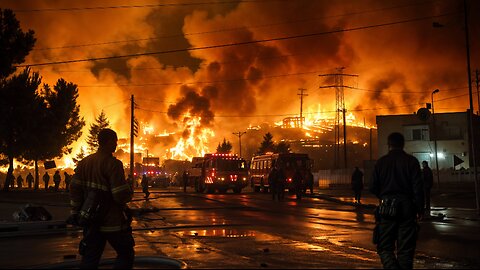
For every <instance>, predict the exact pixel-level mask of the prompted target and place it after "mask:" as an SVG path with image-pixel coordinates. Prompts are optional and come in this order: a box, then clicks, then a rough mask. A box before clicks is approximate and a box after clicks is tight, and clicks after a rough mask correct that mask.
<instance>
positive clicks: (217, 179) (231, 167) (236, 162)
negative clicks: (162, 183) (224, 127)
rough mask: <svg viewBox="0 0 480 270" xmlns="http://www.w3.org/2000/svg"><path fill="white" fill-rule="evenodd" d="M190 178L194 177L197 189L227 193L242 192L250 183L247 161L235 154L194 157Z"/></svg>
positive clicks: (199, 190) (197, 190)
mask: <svg viewBox="0 0 480 270" xmlns="http://www.w3.org/2000/svg"><path fill="white" fill-rule="evenodd" d="M190 179H193V181H194V186H195V191H196V192H200V193H202V192H204V191H207V193H214V192H215V191H218V192H219V193H226V192H227V191H228V190H229V189H232V190H233V192H234V193H240V192H242V189H243V188H244V187H246V186H247V185H248V181H247V180H248V166H247V162H246V161H245V160H244V159H242V158H239V157H238V156H237V155H235V154H205V155H204V156H203V158H202V157H197V158H193V159H192V170H190Z"/></svg>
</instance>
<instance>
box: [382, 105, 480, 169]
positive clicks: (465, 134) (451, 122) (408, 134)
mask: <svg viewBox="0 0 480 270" xmlns="http://www.w3.org/2000/svg"><path fill="white" fill-rule="evenodd" d="M469 117H470V113H469V111H468V110H467V111H466V112H453V113H436V114H435V115H431V113H430V111H428V109H426V108H422V109H420V110H419V111H418V112H417V113H414V114H404V115H379V116H377V119H376V120H377V127H378V155H379V157H381V156H383V155H385V154H386V153H387V152H388V145H387V137H388V135H389V134H390V133H392V132H400V133H402V134H403V135H404V137H405V151H406V152H407V153H410V154H412V155H414V156H415V157H416V158H417V159H418V160H419V161H420V162H421V161H423V160H426V161H428V163H429V164H430V167H431V168H432V169H436V162H435V158H434V153H435V135H437V136H436V138H437V140H436V141H437V156H438V168H439V169H440V170H460V169H462V168H463V169H469V168H470V167H471V165H472V164H473V159H472V156H473V155H472V154H471V153H472V151H471V149H470V148H471V138H470V123H469ZM473 121H474V122H473V127H474V136H475V138H476V139H477V141H476V148H477V151H476V153H478V154H477V155H476V161H477V162H476V164H477V167H478V166H479V161H480V159H479V157H478V155H479V154H480V151H479V150H478V149H480V148H479V145H480V136H479V135H480V116H478V115H473ZM434 122H435V125H434V124H433V123H434ZM433 127H435V128H433Z"/></svg>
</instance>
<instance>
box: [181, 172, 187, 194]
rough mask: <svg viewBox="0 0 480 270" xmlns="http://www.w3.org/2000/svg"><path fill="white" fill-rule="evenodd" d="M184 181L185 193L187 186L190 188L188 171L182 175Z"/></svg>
mask: <svg viewBox="0 0 480 270" xmlns="http://www.w3.org/2000/svg"><path fill="white" fill-rule="evenodd" d="M182 181H183V192H187V186H188V173H187V171H186V170H185V171H183V174H182Z"/></svg>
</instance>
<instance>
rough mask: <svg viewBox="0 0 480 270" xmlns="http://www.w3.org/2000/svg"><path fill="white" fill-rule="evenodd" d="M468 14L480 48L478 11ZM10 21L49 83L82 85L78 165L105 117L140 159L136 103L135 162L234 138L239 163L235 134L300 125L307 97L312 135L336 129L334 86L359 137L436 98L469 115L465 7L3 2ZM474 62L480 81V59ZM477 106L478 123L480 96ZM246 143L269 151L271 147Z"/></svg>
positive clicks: (354, 2)
mask: <svg viewBox="0 0 480 270" xmlns="http://www.w3.org/2000/svg"><path fill="white" fill-rule="evenodd" d="M215 2H218V3H215ZM469 4H470V5H471V6H470V18H469V19H470V23H469V33H470V43H471V48H479V47H480V46H479V43H480V16H478V11H480V2H478V1H469ZM1 8H9V9H12V10H14V12H15V14H16V17H17V19H18V20H19V21H20V24H21V28H22V29H23V30H24V31H26V30H28V29H32V30H33V31H35V37H36V39H37V42H36V44H35V47H34V49H33V50H32V51H31V52H30V55H29V56H28V57H27V59H26V61H25V63H24V64H25V65H30V66H31V68H32V70H33V71H38V72H39V73H40V75H41V76H42V78H43V82H45V83H49V84H53V83H54V82H55V81H56V80H57V79H58V78H64V79H65V80H67V81H70V82H73V83H75V84H77V85H78V89H79V98H78V101H79V103H80V111H81V114H82V116H83V117H84V118H85V121H86V126H85V127H84V130H83V135H82V137H81V138H80V139H79V140H78V141H77V142H76V143H75V145H74V151H73V153H72V155H73V154H75V152H77V151H78V150H79V149H80V147H81V146H82V145H85V138H86V137H87V135H88V128H89V126H90V124H91V123H93V122H94V121H95V118H96V117H97V116H98V115H99V114H100V113H101V111H102V110H103V111H104V112H105V115H106V116H107V118H108V119H109V121H110V124H111V126H112V127H113V129H115V130H116V131H117V132H118V134H119V138H125V139H126V140H125V142H126V143H125V146H122V145H120V147H124V150H125V151H126V152H127V151H129V144H128V142H127V141H128V138H129V136H130V114H131V97H132V95H133V96H134V100H135V110H134V114H135V118H136V119H137V120H138V122H139V124H140V132H139V137H137V139H136V145H137V147H138V149H137V151H138V152H144V151H147V150H148V151H149V153H151V154H153V155H155V156H159V157H161V158H162V159H179V160H185V159H190V158H191V157H192V156H198V155H201V154H203V153H207V152H212V151H215V148H216V146H217V145H218V144H219V143H221V141H222V140H223V138H226V139H227V140H228V141H230V142H232V145H233V151H234V152H238V137H237V136H235V135H233V134H232V133H234V132H239V131H247V130H258V129H261V128H262V127H265V126H272V127H273V126H275V125H279V123H280V124H281V123H282V120H283V119H284V118H287V117H295V116H299V113H300V95H299V94H300V93H301V90H300V89H304V90H303V91H304V93H305V95H304V96H302V98H303V99H302V113H303V115H302V116H303V117H305V124H306V125H307V126H308V125H309V124H312V126H314V125H315V123H317V124H318V123H320V122H321V121H323V122H324V123H329V122H330V123H331V122H332V121H333V120H332V119H334V117H335V111H336V108H337V107H336V105H337V103H336V101H337V99H336V88H335V86H336V85H338V83H339V81H338V80H336V79H335V78H339V76H337V77H335V76H334V75H332V74H344V75H345V76H341V78H342V82H341V83H342V84H343V85H344V86H345V87H344V88H343V91H344V102H345V109H346V110H347V118H348V120H349V121H350V122H349V125H356V124H357V125H359V126H367V127H374V126H375V116H376V115H385V114H410V113H413V112H415V111H417V110H418V109H419V108H420V107H423V106H425V103H427V102H430V101H431V93H432V90H434V89H440V93H439V94H438V95H436V96H435V98H436V102H435V111H437V110H438V112H449V111H465V110H467V109H468V108H469V96H468V78H467V76H468V75H467V68H466V66H467V63H466V49H465V48H466V46H465V44H466V43H465V42H466V41H465V21H464V12H463V1H456V0H433V1H423V0H420V1H417V0H415V1H412V0H408V1H374V0H367V1H358V0H345V1H331V0H317V1H316V0H298V1H290V0H277V1H275V0H251V1H229V0H227V1H205V0H181V1H135V3H134V4H132V2H131V1H105V0H102V1H73V2H72V1H63V0H62V1H61V0H43V1H17V0H3V1H2V3H1ZM471 61H472V62H471V65H472V69H473V70H475V68H478V67H479V65H480V53H479V52H478V50H472V51H471ZM473 75H474V74H472V76H473ZM473 79H474V78H473V77H472V80H473ZM474 89H475V82H474ZM474 100H475V104H474V105H475V106H474V108H476V109H475V110H478V105H477V103H476V100H477V96H476V91H475V95H474ZM311 130H312V128H311V129H310V130H307V131H311ZM307 133H308V132H307ZM263 134H264V133H262V134H260V135H263ZM247 135H248V134H247ZM308 135H309V136H315V135H312V134H308ZM276 136H277V135H276ZM258 138H260V139H258ZM275 139H276V140H280V139H282V138H281V137H276V138H275ZM242 140H244V141H242V143H243V144H244V145H243V146H242V147H245V149H248V148H249V147H250V149H253V148H255V147H257V148H258V146H259V144H260V142H261V136H260V137H258V136H257V137H255V139H252V137H250V138H248V136H244V137H242ZM332 140H333V138H332ZM244 151H246V152H248V150H244ZM251 151H253V150H251ZM251 151H250V152H251Z"/></svg>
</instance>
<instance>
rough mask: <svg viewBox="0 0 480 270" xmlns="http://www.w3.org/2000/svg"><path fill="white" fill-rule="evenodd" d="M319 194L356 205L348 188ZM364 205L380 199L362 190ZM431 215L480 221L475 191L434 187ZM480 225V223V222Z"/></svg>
mask: <svg viewBox="0 0 480 270" xmlns="http://www.w3.org/2000/svg"><path fill="white" fill-rule="evenodd" d="M316 192H318V195H317V194H315V196H318V197H320V198H322V199H325V200H329V201H333V202H338V203H343V204H347V205H352V206H355V205H357V204H355V203H354V195H353V191H352V190H351V189H348V188H337V189H319V190H317V191H316ZM361 202H362V205H363V206H364V207H366V208H371V209H374V208H375V207H376V205H377V204H378V199H377V198H376V197H375V196H374V195H373V194H371V193H370V192H368V190H365V189H364V190H363V192H362V199H361ZM431 208H432V211H431V215H432V216H433V217H437V216H439V215H443V216H444V217H445V218H451V219H462V220H469V221H476V222H480V215H479V214H478V211H477V209H476V197H475V192H474V190H472V189H468V188H459V187H456V188H451V189H448V188H445V189H432V192H431ZM479 226H480V223H479Z"/></svg>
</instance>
